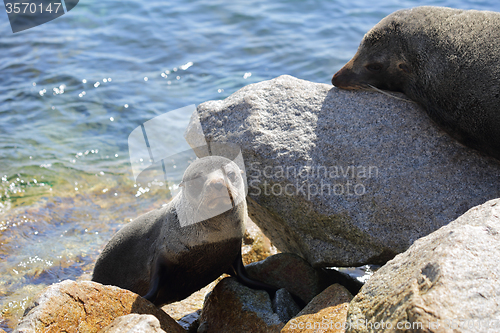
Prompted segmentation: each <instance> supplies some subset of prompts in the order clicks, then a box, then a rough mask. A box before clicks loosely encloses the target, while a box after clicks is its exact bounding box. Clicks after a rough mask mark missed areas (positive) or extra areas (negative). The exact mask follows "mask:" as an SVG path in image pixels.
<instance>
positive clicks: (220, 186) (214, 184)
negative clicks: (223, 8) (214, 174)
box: [210, 178, 227, 191]
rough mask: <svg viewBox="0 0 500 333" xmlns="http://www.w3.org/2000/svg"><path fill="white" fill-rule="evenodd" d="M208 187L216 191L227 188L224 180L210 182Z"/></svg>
mask: <svg viewBox="0 0 500 333" xmlns="http://www.w3.org/2000/svg"><path fill="white" fill-rule="evenodd" d="M210 186H211V187H212V188H213V189H214V190H216V191H220V190H222V189H224V188H227V186H226V183H225V182H224V179H221V178H218V179H214V180H212V181H211V182H210Z"/></svg>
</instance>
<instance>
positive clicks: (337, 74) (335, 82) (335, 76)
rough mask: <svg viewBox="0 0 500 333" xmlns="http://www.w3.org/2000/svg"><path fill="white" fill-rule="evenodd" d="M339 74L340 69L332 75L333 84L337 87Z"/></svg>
mask: <svg viewBox="0 0 500 333" xmlns="http://www.w3.org/2000/svg"><path fill="white" fill-rule="evenodd" d="M339 76H340V71H338V72H337V73H335V74H334V75H333V77H332V84H333V85H334V86H335V87H338V86H339Z"/></svg>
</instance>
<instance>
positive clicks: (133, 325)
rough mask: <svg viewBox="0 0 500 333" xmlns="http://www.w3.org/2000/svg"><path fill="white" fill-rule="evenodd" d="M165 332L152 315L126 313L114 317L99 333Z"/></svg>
mask: <svg viewBox="0 0 500 333" xmlns="http://www.w3.org/2000/svg"><path fill="white" fill-rule="evenodd" d="M123 332H127V333H165V331H164V330H162V329H161V327H160V322H159V321H158V319H157V318H156V317H155V316H153V315H145V314H143V315H140V314H136V313H132V314H128V315H125V316H121V317H118V318H116V319H115V320H113V321H112V322H111V324H110V325H109V326H108V327H106V328H105V329H104V330H102V331H100V333H123Z"/></svg>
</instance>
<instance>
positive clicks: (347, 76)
mask: <svg viewBox="0 0 500 333" xmlns="http://www.w3.org/2000/svg"><path fill="white" fill-rule="evenodd" d="M353 65H354V58H353V59H351V60H349V62H348V63H347V64H345V65H344V67H342V68H341V69H340V70H339V71H338V72H337V73H335V75H333V77H332V84H333V85H334V86H335V87H337V88H342V89H354V87H353V84H352V82H351V81H353V74H354V73H353V70H352V69H353Z"/></svg>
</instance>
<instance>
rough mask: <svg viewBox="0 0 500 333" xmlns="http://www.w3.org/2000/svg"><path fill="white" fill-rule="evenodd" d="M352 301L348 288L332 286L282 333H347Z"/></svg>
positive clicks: (300, 313) (314, 299)
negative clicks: (348, 313) (348, 312)
mask: <svg viewBox="0 0 500 333" xmlns="http://www.w3.org/2000/svg"><path fill="white" fill-rule="evenodd" d="M351 300H352V295H351V294H350V293H349V291H348V290H347V289H346V288H344V287H343V286H341V285H340V284H332V285H331V286H330V287H328V288H326V289H325V290H323V292H322V293H321V294H319V295H318V296H316V297H314V298H313V300H312V301H311V302H310V303H309V304H307V306H306V307H305V308H304V309H302V311H300V312H299V313H298V314H297V316H296V317H295V318H293V319H291V320H290V321H289V322H288V323H287V324H286V326H285V327H284V328H283V329H282V330H281V333H292V332H315V333H322V332H331V333H337V332H338V333H340V332H345V327H346V317H347V310H348V308H349V302H350V301H351Z"/></svg>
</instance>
